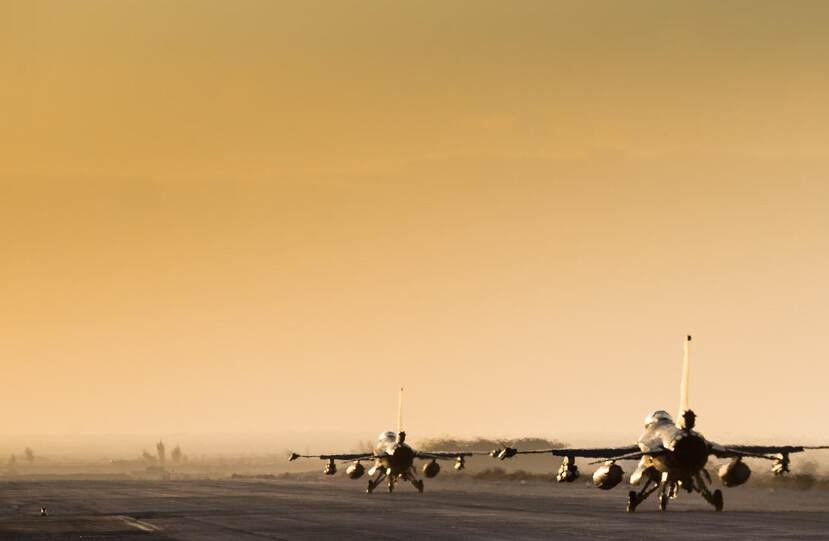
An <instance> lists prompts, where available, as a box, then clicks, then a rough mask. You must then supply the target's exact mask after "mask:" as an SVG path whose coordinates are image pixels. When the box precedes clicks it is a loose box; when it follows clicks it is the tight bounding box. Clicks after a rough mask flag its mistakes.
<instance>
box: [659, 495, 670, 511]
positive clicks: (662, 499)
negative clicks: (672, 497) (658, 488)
mask: <svg viewBox="0 0 829 541" xmlns="http://www.w3.org/2000/svg"><path fill="white" fill-rule="evenodd" d="M667 509H668V495H667V494H660V495H659V510H660V511H665V510H667Z"/></svg>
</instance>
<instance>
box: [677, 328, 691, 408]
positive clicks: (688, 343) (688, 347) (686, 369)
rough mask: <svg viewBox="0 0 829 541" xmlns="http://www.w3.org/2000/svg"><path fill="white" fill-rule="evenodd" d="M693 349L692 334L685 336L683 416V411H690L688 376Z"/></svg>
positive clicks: (682, 389)
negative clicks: (690, 355)
mask: <svg viewBox="0 0 829 541" xmlns="http://www.w3.org/2000/svg"><path fill="white" fill-rule="evenodd" d="M690 350H691V335H690V334H689V335H687V336H686V337H685V343H684V344H683V352H682V353H683V354H682V384H681V385H680V389H679V393H680V394H679V417H682V414H683V412H686V411H688V409H689V408H688V384H689V383H688V378H689V371H690V368H689V366H688V362H689V359H688V357H689V354H690Z"/></svg>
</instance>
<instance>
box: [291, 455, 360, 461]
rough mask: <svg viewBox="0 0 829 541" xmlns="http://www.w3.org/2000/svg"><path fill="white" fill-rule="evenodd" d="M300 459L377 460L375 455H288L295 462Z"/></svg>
mask: <svg viewBox="0 0 829 541" xmlns="http://www.w3.org/2000/svg"><path fill="white" fill-rule="evenodd" d="M298 458H319V459H321V460H369V459H371V458H375V456H374V453H354V454H339V455H300V454H297V453H291V454H290V455H288V460H290V461H291V462H293V461H294V460H296V459H298Z"/></svg>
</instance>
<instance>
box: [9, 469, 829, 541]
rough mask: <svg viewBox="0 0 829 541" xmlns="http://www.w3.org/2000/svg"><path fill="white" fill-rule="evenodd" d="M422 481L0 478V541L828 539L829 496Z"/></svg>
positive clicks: (764, 491)
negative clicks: (673, 493) (421, 485)
mask: <svg viewBox="0 0 829 541" xmlns="http://www.w3.org/2000/svg"><path fill="white" fill-rule="evenodd" d="M450 475H451V473H450ZM426 483H427V484H426V492H425V493H424V494H418V493H417V492H416V491H415V490H414V489H413V488H412V487H410V486H402V485H401V486H398V487H397V490H396V491H395V492H394V493H393V494H388V493H387V492H385V489H384V487H380V488H378V490H377V491H376V492H375V493H374V494H371V495H368V494H366V493H365V492H364V488H365V479H361V480H360V481H350V480H348V479H346V478H341V477H337V478H334V479H329V480H322V481H307V482H304V481H294V480H291V481H288V480H263V481H259V480H218V481H173V482H170V481H166V482H153V481H2V482H0V540H2V541H32V540H47V539H48V540H61V541H63V540H69V539H72V540H82V539H87V540H114V539H116V540H123V541H133V540H146V541H167V540H187V541H191V540H192V541H214V540H216V541H218V540H223V541H224V540H234V541H253V540H260V541H261V540H262V539H300V540H311V539H336V540H338V541H346V540H350V539H366V538H371V539H399V540H403V539H406V540H411V539H673V540H681V539H694V540H699V539H752V540H754V539H799V540H810V539H829V491H820V490H804V491H799V490H792V489H776V490H769V489H764V488H752V487H739V488H734V489H726V490H725V491H724V492H725V509H726V510H725V512H723V513H715V512H714V511H713V510H712V509H711V508H710V507H709V506H708V504H706V503H705V502H704V501H702V499H701V498H699V496H696V495H689V494H685V493H682V494H681V495H680V497H679V498H678V499H676V500H672V501H671V502H670V504H669V510H668V511H667V512H664V513H662V512H659V511H657V502H656V498H654V497H651V498H650V499H649V500H648V501H646V502H644V503H643V504H641V505H640V507H639V509H638V510H637V512H636V513H634V514H629V513H626V512H625V510H624V508H625V501H626V494H627V487H626V486H624V485H620V486H619V487H617V488H616V489H614V490H612V491H609V492H604V491H600V490H598V489H595V488H591V487H588V486H587V485H586V483H584V482H581V480H580V481H579V482H577V483H574V484H573V485H558V484H555V483H544V482H527V483H525V484H521V483H520V482H517V481H500V482H495V481H475V480H472V479H462V480H458V479H444V480H440V478H438V479H437V480H426ZM42 506H47V507H48V510H49V513H50V516H48V517H40V516H39V510H40V507H42Z"/></svg>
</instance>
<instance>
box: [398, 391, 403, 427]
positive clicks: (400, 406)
mask: <svg viewBox="0 0 829 541" xmlns="http://www.w3.org/2000/svg"><path fill="white" fill-rule="evenodd" d="M402 431H403V387H400V396H399V397H398V399H397V433H398V434H400V433H401V432H402Z"/></svg>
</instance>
